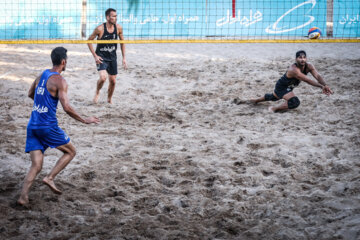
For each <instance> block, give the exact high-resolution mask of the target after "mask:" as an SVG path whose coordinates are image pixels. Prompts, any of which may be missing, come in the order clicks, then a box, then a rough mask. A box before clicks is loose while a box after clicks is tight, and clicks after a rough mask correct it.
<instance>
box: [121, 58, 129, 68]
mask: <svg viewBox="0 0 360 240" xmlns="http://www.w3.org/2000/svg"><path fill="white" fill-rule="evenodd" d="M122 64H123V67H124V69H125V70H127V69H128V66H127V63H126V60H125V59H123V60H122Z"/></svg>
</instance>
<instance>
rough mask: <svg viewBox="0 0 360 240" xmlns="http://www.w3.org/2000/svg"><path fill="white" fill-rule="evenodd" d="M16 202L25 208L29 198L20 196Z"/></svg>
mask: <svg viewBox="0 0 360 240" xmlns="http://www.w3.org/2000/svg"><path fill="white" fill-rule="evenodd" d="M16 203H17V204H18V205H20V206H23V207H26V208H27V207H28V206H29V198H28V197H27V196H20V197H19V199H18V200H17V201H16Z"/></svg>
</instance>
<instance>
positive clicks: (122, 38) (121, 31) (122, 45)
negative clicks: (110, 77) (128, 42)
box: [117, 24, 127, 69]
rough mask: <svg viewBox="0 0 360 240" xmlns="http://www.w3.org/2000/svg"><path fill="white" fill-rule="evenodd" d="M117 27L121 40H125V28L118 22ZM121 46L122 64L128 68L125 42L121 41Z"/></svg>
mask: <svg viewBox="0 0 360 240" xmlns="http://www.w3.org/2000/svg"><path fill="white" fill-rule="evenodd" d="M117 28H118V29H119V38H120V40H124V34H123V28H122V27H121V26H120V25H119V24H118V25H117ZM120 48H121V55H122V59H123V60H122V64H123V67H124V69H127V63H126V57H125V44H124V43H120Z"/></svg>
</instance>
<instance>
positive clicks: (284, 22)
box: [0, 0, 360, 43]
mask: <svg viewBox="0 0 360 240" xmlns="http://www.w3.org/2000/svg"><path fill="white" fill-rule="evenodd" d="M0 3H1V6H2V8H1V9H0V41H2V42H6V43H9V42H10V43H11V42H13V43H23V42H24V43H47V42H49V43H51V42H59V41H60V42H65V43H66V42H71V43H84V42H86V39H87V38H88V36H89V35H90V34H91V33H92V31H93V30H94V28H95V27H96V26H98V25H99V24H101V23H103V22H105V21H106V17H105V11H106V9H108V8H113V9H116V11H117V22H118V24H120V25H122V27H123V31H124V36H125V40H126V41H128V42H174V41H175V42H184V41H185V42H197V41H203V42H206V41H215V42H217V41H218V42H221V41H225V42H226V41H230V42H231V41H232V42H237V41H239V42H244V41H245V42H251V41H265V42H266V41H268V42H272V41H275V42H276V41H280V42H281V41H309V39H308V31H309V29H310V28H312V27H317V28H319V29H320V30H321V38H320V41H321V40H322V41H345V42H346V41H359V38H360V22H359V15H360V1H359V0H291V1H285V0H241V1H240V0H191V1H190V0H171V1H164V0H151V1H150V0H111V1H110V0H62V1H61V0H11V1H10V0H0ZM317 41H319V40H317Z"/></svg>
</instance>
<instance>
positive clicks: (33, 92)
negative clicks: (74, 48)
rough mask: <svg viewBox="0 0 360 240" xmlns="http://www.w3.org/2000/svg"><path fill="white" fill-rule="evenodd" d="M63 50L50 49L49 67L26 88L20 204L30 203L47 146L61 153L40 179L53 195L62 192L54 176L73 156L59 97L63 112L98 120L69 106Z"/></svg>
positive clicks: (75, 117) (73, 116)
mask: <svg viewBox="0 0 360 240" xmlns="http://www.w3.org/2000/svg"><path fill="white" fill-rule="evenodd" d="M66 53H67V50H66V49H65V48H63V47H57V48H55V49H53V50H52V52H51V60H52V63H53V67H52V69H47V70H45V71H44V72H43V73H42V74H41V75H40V76H39V77H37V78H36V79H35V81H34V82H33V84H32V85H31V87H30V89H29V94H28V95H29V97H30V98H32V99H33V100H34V105H33V108H32V113H31V117H30V120H29V123H28V126H27V136H26V147H25V152H27V153H30V158H31V167H30V170H29V172H28V174H27V175H26V177H25V180H24V184H23V187H22V191H21V194H20V197H19V199H18V201H17V203H18V204H20V205H22V206H27V205H28V204H29V198H28V194H29V190H30V187H31V185H32V184H33V182H34V180H35V178H36V176H37V175H38V174H39V172H40V171H41V169H42V165H43V161H44V152H45V150H46V149H47V148H48V147H51V148H57V149H59V150H60V151H62V152H63V153H64V155H62V157H61V158H60V159H59V160H58V161H57V163H56V164H55V166H54V168H53V169H52V170H51V172H50V173H49V174H48V175H47V176H46V177H45V178H44V179H43V180H42V181H43V183H44V184H46V185H47V186H49V187H50V189H51V190H52V191H53V192H54V193H56V194H61V191H60V190H59V189H58V188H57V187H56V185H55V183H54V178H55V177H56V175H57V174H58V173H59V172H60V171H61V170H63V169H64V168H65V167H66V165H68V163H69V162H70V161H71V160H72V159H73V158H74V157H75V154H76V151H75V147H74V145H73V144H72V143H71V142H70V138H69V137H68V136H67V135H66V133H65V132H64V131H63V130H62V129H61V128H60V127H59V126H58V122H57V118H56V108H57V104H58V102H59V100H60V103H61V105H62V107H63V109H64V111H65V112H66V113H67V114H69V115H70V116H71V117H72V118H74V119H76V120H78V121H80V122H82V123H86V124H90V123H99V119H98V118H96V117H90V118H82V117H81V116H80V115H79V114H78V113H77V112H76V111H75V110H74V109H73V108H72V107H71V106H70V103H69V99H68V96H67V89H68V85H67V83H66V80H65V79H64V78H63V77H62V76H61V75H60V73H61V72H62V71H65V68H66V63H67V54H66Z"/></svg>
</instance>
